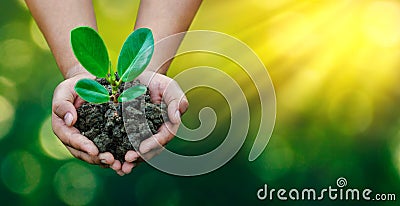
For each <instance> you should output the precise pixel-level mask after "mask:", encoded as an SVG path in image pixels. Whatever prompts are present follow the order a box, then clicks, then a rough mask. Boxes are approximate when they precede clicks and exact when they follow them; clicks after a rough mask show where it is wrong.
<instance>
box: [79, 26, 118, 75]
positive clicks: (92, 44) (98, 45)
mask: <svg viewBox="0 0 400 206" xmlns="http://www.w3.org/2000/svg"><path fill="white" fill-rule="evenodd" d="M71 46H72V50H73V51H74V54H75V56H76V58H77V59H78V60H79V62H80V63H81V65H82V66H83V67H85V68H86V70H88V71H89V72H90V73H92V74H93V75H95V76H97V77H106V75H107V73H108V67H109V66H110V60H109V58H108V52H107V48H106V45H105V44H104V42H103V39H101V37H100V35H99V34H98V33H97V32H96V31H95V30H94V29H92V28H90V27H78V28H75V29H73V30H72V31H71Z"/></svg>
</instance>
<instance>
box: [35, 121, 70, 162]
mask: <svg viewBox="0 0 400 206" xmlns="http://www.w3.org/2000/svg"><path fill="white" fill-rule="evenodd" d="M39 141H40V146H41V147H42V150H43V151H44V152H45V153H46V154H47V155H48V156H49V157H52V158H54V159H58V160H65V159H71V158H73V156H72V155H71V154H70V153H69V152H68V150H67V148H66V147H65V146H64V145H63V144H62V143H61V141H60V140H59V139H58V138H57V136H56V135H55V134H54V133H53V130H52V128H51V116H49V117H48V118H46V120H45V121H44V122H43V123H42V127H41V128H40V133H39Z"/></svg>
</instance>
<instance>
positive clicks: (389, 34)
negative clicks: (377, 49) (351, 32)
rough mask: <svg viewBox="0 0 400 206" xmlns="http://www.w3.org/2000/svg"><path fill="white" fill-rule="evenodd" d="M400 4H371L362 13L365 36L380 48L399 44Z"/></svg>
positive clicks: (393, 2) (392, 2)
mask: <svg viewBox="0 0 400 206" xmlns="http://www.w3.org/2000/svg"><path fill="white" fill-rule="evenodd" d="M399 25H400V2H398V1H376V2H371V3H370V4H369V5H368V6H367V7H366V9H365V11H364V22H363V28H364V32H365V35H366V36H367V37H368V38H369V39H370V40H371V41H372V42H374V43H376V44H378V45H380V46H395V45H397V46H398V45H399V44H400V26H399Z"/></svg>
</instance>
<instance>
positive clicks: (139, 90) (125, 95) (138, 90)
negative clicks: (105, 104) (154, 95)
mask: <svg viewBox="0 0 400 206" xmlns="http://www.w3.org/2000/svg"><path fill="white" fill-rule="evenodd" d="M146 90H147V87H146V86H143V85H136V86H133V87H131V88H129V89H127V90H125V91H124V92H122V94H121V95H119V97H118V101H119V102H127V101H130V100H132V99H135V98H136V97H138V96H140V95H142V94H144V93H146Z"/></svg>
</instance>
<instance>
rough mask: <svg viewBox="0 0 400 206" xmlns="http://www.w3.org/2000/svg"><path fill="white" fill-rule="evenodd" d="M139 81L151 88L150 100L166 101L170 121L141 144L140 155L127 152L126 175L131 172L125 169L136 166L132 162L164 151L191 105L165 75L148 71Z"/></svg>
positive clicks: (180, 90) (123, 169)
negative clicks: (132, 165) (182, 116)
mask: <svg viewBox="0 0 400 206" xmlns="http://www.w3.org/2000/svg"><path fill="white" fill-rule="evenodd" d="M138 80H139V81H140V82H141V83H142V84H146V85H147V86H148V87H149V90H150V98H151V101H152V102H153V103H161V101H164V102H165V103H166V104H167V106H168V118H169V120H170V121H169V122H165V123H164V124H163V125H161V127H160V129H159V131H158V133H157V134H154V135H153V136H151V137H149V138H148V139H146V140H144V141H143V142H142V143H141V144H140V146H139V153H140V154H139V153H138V152H135V151H128V152H127V154H126V155H125V163H124V164H123V166H122V171H123V172H124V173H129V172H130V170H125V168H124V167H126V168H129V167H131V164H134V163H132V162H134V161H137V162H140V161H142V160H141V159H142V158H143V159H150V158H152V157H153V156H155V155H157V154H158V153H159V152H160V151H161V149H163V146H164V145H166V144H167V143H168V142H169V141H170V140H171V139H172V138H173V137H174V136H175V134H176V131H177V130H178V127H179V124H180V122H181V115H182V114H183V113H184V112H185V111H186V109H187V108H188V105H189V104H188V100H187V99H186V97H185V94H184V93H183V91H182V89H181V88H180V87H179V85H178V84H177V83H176V82H175V81H174V80H173V79H171V78H169V77H167V76H165V75H162V74H159V73H155V72H149V71H146V72H143V73H142V74H141V75H140V76H139V77H138ZM116 161H118V160H116ZM128 165H129V167H128Z"/></svg>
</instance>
